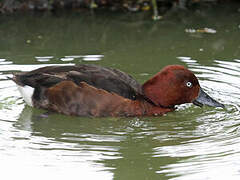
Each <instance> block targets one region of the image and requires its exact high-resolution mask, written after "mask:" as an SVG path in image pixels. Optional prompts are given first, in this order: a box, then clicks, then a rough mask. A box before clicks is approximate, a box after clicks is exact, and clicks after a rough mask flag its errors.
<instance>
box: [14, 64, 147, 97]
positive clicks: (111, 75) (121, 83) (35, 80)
mask: <svg viewBox="0 0 240 180" xmlns="http://www.w3.org/2000/svg"><path fill="white" fill-rule="evenodd" d="M13 80H14V81H15V82H16V83H17V84H19V85H28V86H31V87H34V88H38V89H39V88H40V87H42V88H44V89H45V88H49V87H51V86H54V85H56V84H57V83H59V82H61V81H64V80H71V81H73V82H75V83H76V84H79V83H80V82H86V83H87V84H89V85H91V86H94V87H96V88H99V89H104V90H106V91H108V92H114V93H116V94H118V95H120V96H123V97H125V98H128V99H133V100H135V99H136V98H137V97H141V96H143V93H142V88H141V85H140V84H139V83H138V82H137V81H136V80H135V79H134V78H132V77H131V76H130V75H128V74H126V73H124V72H122V71H120V70H117V69H113V68H106V67H101V66H97V65H78V66H47V67H43V68H39V69H36V70H33V71H30V72H24V73H18V74H15V76H14V78H13Z"/></svg>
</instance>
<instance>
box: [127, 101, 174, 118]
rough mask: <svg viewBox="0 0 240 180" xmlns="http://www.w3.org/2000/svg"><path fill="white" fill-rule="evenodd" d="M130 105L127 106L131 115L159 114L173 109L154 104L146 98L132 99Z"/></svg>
mask: <svg viewBox="0 0 240 180" xmlns="http://www.w3.org/2000/svg"><path fill="white" fill-rule="evenodd" d="M131 107H133V108H128V110H127V111H128V112H129V113H128V114H129V115H130V116H131V115H133V116H160V115H163V114H166V113H168V112H171V111H174V108H165V107H160V106H156V105H154V104H153V103H151V102H148V101H146V100H135V101H132V105H131Z"/></svg>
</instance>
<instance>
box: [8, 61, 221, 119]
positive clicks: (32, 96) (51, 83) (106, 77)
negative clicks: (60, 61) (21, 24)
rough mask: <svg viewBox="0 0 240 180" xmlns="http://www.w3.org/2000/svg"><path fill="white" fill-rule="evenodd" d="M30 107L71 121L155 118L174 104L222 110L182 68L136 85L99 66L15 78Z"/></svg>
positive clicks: (168, 69) (48, 70)
mask: <svg viewBox="0 0 240 180" xmlns="http://www.w3.org/2000/svg"><path fill="white" fill-rule="evenodd" d="M13 81H14V82H15V83H16V84H17V86H18V89H19V91H20V93H21V95H22V97H23V99H24V100H25V102H26V103H27V104H28V105H29V106H33V107H36V108H43V109H47V110H49V111H54V112H58V113H62V114H66V115H75V116H94V117H105V116H158V115H163V114H165V113H167V112H170V111H174V109H175V107H174V106H175V105H179V104H184V103H193V104H195V105H197V106H202V105H208V106H214V107H222V108H224V105H223V104H221V103H219V102H217V101H216V100H214V99H213V98H211V97H210V96H209V95H207V94H206V93H205V92H204V91H203V90H202V89H201V87H200V85H199V82H198V80H197V78H196V76H195V75H194V74H193V73H192V72H191V71H190V70H188V69H186V68H185V67H184V66H181V65H169V66H166V67H165V68H163V69H162V70H161V71H160V72H159V73H157V74H156V75H155V76H153V77H152V78H151V79H150V80H148V81H146V82H145V83H144V84H143V85H140V84H139V83H138V82H137V81H136V80H135V79H134V78H132V77H131V76H130V75H128V74H126V73H124V72H122V71H120V70H117V69H113V68H107V67H101V66H97V65H76V66H47V67H43V68H39V69H36V70H33V71H30V72H22V73H16V74H14V76H13Z"/></svg>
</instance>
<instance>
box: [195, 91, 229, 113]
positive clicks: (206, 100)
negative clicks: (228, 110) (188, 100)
mask: <svg viewBox="0 0 240 180" xmlns="http://www.w3.org/2000/svg"><path fill="white" fill-rule="evenodd" d="M193 104H195V105H197V106H200V107H202V106H203V105H207V106H212V107H221V108H225V106H224V105H223V104H221V103H219V102H217V101H216V100H214V99H213V98H211V97H210V96H209V95H208V94H207V93H205V92H204V91H203V90H202V89H201V88H200V91H199V94H198V97H197V98H196V99H195V100H194V101H193Z"/></svg>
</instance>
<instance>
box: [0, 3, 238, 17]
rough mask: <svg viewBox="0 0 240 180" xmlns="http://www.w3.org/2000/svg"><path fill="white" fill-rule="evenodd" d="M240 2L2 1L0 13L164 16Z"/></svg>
mask: <svg viewBox="0 0 240 180" xmlns="http://www.w3.org/2000/svg"><path fill="white" fill-rule="evenodd" d="M230 2H239V0H1V1H0V13H13V12H16V11H34V12H35V11H44V12H45V11H46V12H53V13H54V12H56V11H61V10H71V11H98V10H103V11H112V12H116V11H120V12H144V11H150V12H153V11H154V9H155V10H158V14H160V15H163V14H164V13H166V12H168V11H170V10H181V9H185V10H186V9H189V10H191V9H195V8H197V7H199V6H208V7H209V6H215V5H218V4H225V5H227V4H228V3H230Z"/></svg>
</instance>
